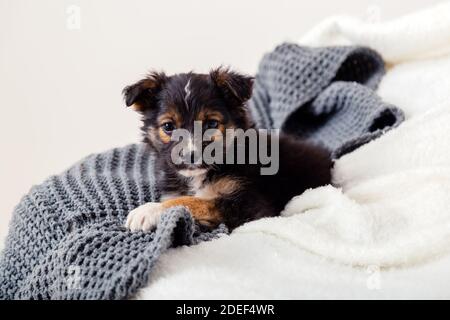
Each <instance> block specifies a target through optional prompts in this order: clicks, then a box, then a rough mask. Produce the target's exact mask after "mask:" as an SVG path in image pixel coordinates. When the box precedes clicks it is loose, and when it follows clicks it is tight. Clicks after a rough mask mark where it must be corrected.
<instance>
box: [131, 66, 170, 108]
mask: <svg viewBox="0 0 450 320" xmlns="http://www.w3.org/2000/svg"><path fill="white" fill-rule="evenodd" d="M166 81H167V77H166V75H165V74H164V73H162V72H151V73H149V75H148V76H147V77H146V78H145V79H142V80H140V81H138V82H136V83H135V84H133V85H131V86H128V87H126V88H125V89H123V91H122V93H123V95H124V98H125V103H126V105H127V107H129V106H133V109H134V110H136V111H139V112H144V111H146V110H148V109H151V108H154V107H156V104H157V103H158V98H157V95H158V93H159V92H160V91H161V89H162V88H163V86H164V83H165V82H166Z"/></svg>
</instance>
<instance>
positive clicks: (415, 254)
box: [140, 2, 450, 299]
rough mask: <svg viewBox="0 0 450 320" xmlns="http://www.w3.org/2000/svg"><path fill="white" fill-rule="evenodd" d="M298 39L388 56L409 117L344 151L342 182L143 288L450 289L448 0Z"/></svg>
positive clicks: (176, 256) (374, 293) (206, 294)
mask: <svg viewBox="0 0 450 320" xmlns="http://www.w3.org/2000/svg"><path fill="white" fill-rule="evenodd" d="M300 42H301V43H303V44H308V45H335V44H358V45H368V46H371V47H373V48H374V49H376V50H378V51H379V52H380V53H381V54H382V55H383V57H384V58H385V59H386V61H387V62H388V63H389V64H390V69H389V71H388V73H387V75H386V77H385V78H384V79H383V81H382V83H381V86H380V89H379V94H380V95H381V96H382V98H383V99H384V100H386V101H388V102H391V103H393V104H395V105H397V106H399V107H400V108H402V109H403V110H404V111H405V112H406V115H407V117H408V119H407V121H405V122H404V123H403V124H402V125H400V127H399V128H397V129H395V130H393V131H390V132H388V133H387V134H386V135H384V136H382V137H381V138H379V139H377V140H375V141H372V142H371V143H369V144H367V145H365V146H363V147H361V148H359V149H357V150H356V151H354V152H352V153H350V154H348V155H346V156H344V157H343V158H341V159H339V160H338V161H337V162H336V163H335V169H334V173H333V177H334V182H335V183H336V184H337V185H339V186H340V188H334V187H331V186H328V187H323V188H319V189H315V190H309V191H307V192H305V193H304V194H302V195H300V196H298V197H296V198H294V199H293V200H292V201H291V202H290V203H289V204H288V206H287V207H286V209H285V211H284V212H283V214H282V217H278V218H271V219H263V220H259V221H254V222H251V223H248V224H246V225H244V226H242V227H240V228H238V229H237V230H235V232H233V234H231V235H229V236H224V237H223V238H221V239H218V240H216V241H213V242H208V243H202V244H200V245H198V246H194V247H183V248H178V249H174V250H171V251H169V252H168V253H167V254H165V255H164V256H163V257H162V258H161V260H160V261H159V263H158V266H157V268H156V272H155V273H154V274H153V276H152V280H151V283H149V285H148V287H146V288H145V289H143V290H142V291H141V294H140V298H145V299H154V298H168V299H169V298H191V299H195V298H206V299H209V298H231V299H233V298H266V299H271V298H273V299H276V298H300V299H301V298H344V299H345V298H450V273H449V272H448V270H449V268H450V255H449V249H450V50H449V49H450V3H449V2H446V3H443V4H441V5H439V6H436V7H434V8H430V9H428V10H425V11H422V12H418V13H415V14H412V15H409V16H405V17H403V18H401V19H397V20H394V21H389V22H371V23H367V22H364V21H360V20H357V19H355V18H351V17H334V18H330V19H327V20H326V21H324V22H323V23H321V24H320V25H318V26H317V27H316V28H315V29H313V30H312V31H311V32H310V33H309V34H307V35H306V36H305V38H303V39H302V40H301V41H300Z"/></svg>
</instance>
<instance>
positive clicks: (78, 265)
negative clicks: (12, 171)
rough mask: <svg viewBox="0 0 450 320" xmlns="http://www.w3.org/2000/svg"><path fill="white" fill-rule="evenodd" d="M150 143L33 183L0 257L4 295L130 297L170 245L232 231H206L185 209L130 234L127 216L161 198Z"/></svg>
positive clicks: (89, 159)
mask: <svg viewBox="0 0 450 320" xmlns="http://www.w3.org/2000/svg"><path fill="white" fill-rule="evenodd" d="M153 164H154V158H153V155H152V153H151V152H150V151H149V150H148V149H147V147H146V146H144V145H136V144H135V145H129V146H126V147H124V148H118V149H113V150H111V151H108V152H105V153H102V154H96V155H91V156H89V157H87V158H86V159H85V160H83V161H81V162H79V163H78V164H76V165H74V166H73V167H72V168H70V169H69V170H67V171H66V172H64V173H62V174H60V175H58V176H53V177H50V178H49V179H48V180H47V181H45V182H44V183H43V184H42V185H39V186H36V187H34V188H32V190H31V192H30V193H29V194H28V195H26V196H25V197H24V198H23V199H22V201H21V202H20V204H19V205H18V206H17V207H16V209H15V212H14V215H13V220H12V222H11V224H10V232H9V235H8V237H7V240H6V245H5V250H4V252H3V254H2V257H1V261H0V297H1V298H3V299H124V298H129V297H132V296H133V295H134V294H135V293H136V292H137V290H138V289H139V288H141V287H142V286H144V285H145V284H146V283H147V280H148V277H149V276H151V270H152V267H153V266H154V264H155V262H156V261H157V259H158V258H159V256H160V255H161V254H162V253H163V252H164V251H165V250H167V249H168V248H169V247H173V246H179V245H190V244H196V243H198V242H200V241H205V240H210V239H213V238H216V237H218V236H219V235H220V234H223V233H227V229H226V227H225V226H223V225H221V226H220V227H219V228H217V229H216V230H214V231H212V232H201V231H200V227H199V226H197V225H196V224H194V223H193V220H192V218H191V215H190V214H189V213H188V212H187V210H186V209H185V208H182V207H178V208H172V209H169V210H168V211H167V212H166V213H165V214H164V215H163V216H162V218H161V221H160V223H159V224H158V226H157V229H156V231H155V232H149V233H144V232H133V233H132V232H130V231H128V230H126V229H125V228H124V227H123V224H124V222H125V219H126V216H127V214H128V213H129V212H130V211H131V210H132V209H134V208H136V207H138V206H139V205H142V204H144V203H146V202H150V201H155V200H157V199H158V197H159V195H158V190H157V186H156V185H155V182H156V181H155V179H154V173H153V168H154V167H153Z"/></svg>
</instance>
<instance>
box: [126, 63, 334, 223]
mask: <svg viewBox="0 0 450 320" xmlns="http://www.w3.org/2000/svg"><path fill="white" fill-rule="evenodd" d="M252 84H253V78H251V77H248V76H245V75H241V74H238V73H236V72H233V71H230V70H228V69H224V68H218V69H215V70H213V71H211V72H210V73H209V74H196V73H184V74H177V75H173V76H166V75H165V74H164V73H157V72H153V73H150V74H149V75H148V76H147V77H146V78H145V79H142V80H141V81H139V82H137V83H135V84H133V85H131V86H128V87H126V88H125V89H124V91H123V93H124V97H125V101H126V105H127V106H132V107H133V108H134V109H135V110H136V111H137V112H139V113H140V114H141V115H142V118H143V126H142V131H143V135H144V142H145V143H147V144H148V146H149V147H150V148H151V149H152V150H153V151H154V152H155V153H156V155H157V157H156V174H157V181H158V187H159V188H160V193H161V199H160V202H152V203H147V204H144V205H142V206H140V207H138V208H136V209H135V210H133V211H132V212H130V214H129V215H128V218H127V221H126V227H128V228H129V229H131V230H132V231H137V230H144V231H148V230H151V229H152V228H154V227H155V226H156V224H157V223H158V221H159V219H160V216H161V214H162V213H163V212H164V211H165V210H166V209H168V208H170V207H175V206H183V207H186V208H187V209H189V211H190V213H191V214H192V216H193V218H194V219H195V220H196V221H197V222H198V223H200V224H201V225H203V226H206V227H214V226H217V225H218V224H220V223H225V224H226V225H227V226H228V227H229V228H230V229H231V230H232V229H234V228H236V227H238V226H240V225H242V224H243V223H245V222H247V221H251V220H255V219H259V218H262V217H273V216H277V215H279V214H280V212H281V211H282V210H283V209H284V207H285V205H286V204H287V202H288V201H289V200H290V199H292V197H294V196H296V195H299V194H301V193H303V192H304V191H305V190H306V189H308V188H315V187H319V186H323V185H326V184H329V183H330V180H331V174H330V170H331V166H332V161H331V159H330V154H329V152H328V151H326V150H325V149H323V148H321V147H319V146H315V145H311V144H309V143H306V142H303V141H298V140H296V139H294V138H293V137H289V136H285V135H283V134H280V135H276V139H278V141H277V144H276V148H275V147H274V146H273V145H270V144H269V146H268V153H273V154H275V151H279V152H278V154H277V157H278V158H277V159H275V160H276V161H277V162H278V166H277V169H278V170H277V171H276V172H272V173H271V174H262V169H263V168H265V167H267V163H262V161H261V159H257V161H256V162H255V161H253V162H252V163H247V162H249V159H250V158H251V156H252V155H251V151H250V150H251V147H252V144H256V149H253V151H252V152H253V153H255V152H256V153H258V151H259V150H261V148H262V147H263V142H267V141H269V140H270V141H272V139H273V138H274V137H275V136H274V135H273V134H263V135H257V138H256V140H255V139H253V141H250V139H244V143H242V140H241V142H240V143H236V141H237V138H236V136H231V137H230V136H229V135H228V132H229V131H233V130H235V129H242V130H240V131H241V132H242V131H244V132H247V131H249V130H254V125H253V124H252V121H251V119H250V117H249V113H248V110H247V107H246V102H247V100H248V99H249V98H250V96H251V92H252ZM196 124H197V129H198V128H199V127H200V130H201V131H202V132H201V133H202V134H203V133H205V132H207V131H212V132H213V133H212V134H210V138H211V139H210V140H209V141H208V139H206V140H207V141H201V143H200V144H199V143H197V142H196V141H194V135H195V134H196V133H195V132H194V131H195V125H196ZM198 124H200V126H199V125H198ZM180 131H183V132H184V133H185V135H184V137H183V140H185V141H184V147H183V148H181V150H175V148H178V147H179V146H180V143H181V142H180V141H178V142H177V141H174V139H173V138H174V136H175V134H176V133H177V132H180ZM186 134H187V137H186ZM186 140H187V141H186ZM218 142H222V145H223V153H222V154H223V155H224V156H223V157H222V160H223V158H225V156H226V155H229V154H230V150H232V151H233V152H234V153H236V152H239V151H240V150H241V151H242V150H244V151H243V152H244V153H245V156H244V157H243V159H244V163H242V161H241V163H236V161H234V162H233V163H228V162H225V161H217V163H207V162H206V161H204V160H200V161H193V160H194V158H195V155H196V153H201V152H204V151H206V148H208V146H210V145H211V144H212V143H216V144H217V143H218ZM219 148H220V147H219ZM275 149H277V150H275ZM255 150H256V151H255ZM216 151H217V152H216V153H218V151H220V149H216ZM174 155H175V157H177V156H179V157H181V158H183V159H184V160H186V159H188V160H191V161H182V162H180V161H174ZM219 158H220V156H219ZM266 169H267V168H266Z"/></svg>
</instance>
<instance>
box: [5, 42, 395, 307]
mask: <svg viewBox="0 0 450 320" xmlns="http://www.w3.org/2000/svg"><path fill="white" fill-rule="evenodd" d="M382 74H383V62H382V61H381V59H380V58H379V56H378V55H377V54H376V53H375V52H373V51H371V50H369V49H365V48H354V47H340V48H322V49H308V48H301V47H298V46H295V45H291V44H284V45H281V46H279V47H278V48H277V49H275V51H274V52H272V53H270V54H268V55H266V56H265V57H264V59H263V61H262V62H261V67H260V71H259V73H258V75H257V77H256V84H255V92H254V96H253V98H252V100H251V102H250V107H251V110H252V113H253V115H254V117H255V119H256V120H257V122H258V124H259V126H260V127H265V128H272V127H281V126H283V128H284V129H285V130H290V131H294V132H295V133H296V134H298V135H299V136H301V137H304V138H305V139H310V140H311V141H315V142H318V143H322V144H324V145H325V146H327V147H328V148H330V149H331V150H333V151H334V152H335V154H336V155H340V154H343V153H345V152H347V151H349V150H351V149H353V148H355V147H357V146H359V145H361V144H362V143H365V142H367V141H369V140H371V139H373V138H375V137H377V136H379V135H380V134H382V133H383V132H384V131H386V130H388V129H389V128H392V127H393V126H395V125H397V124H398V123H399V122H400V121H401V120H402V119H403V115H402V113H401V111H399V110H398V109H396V108H394V107H392V106H389V105H386V104H384V103H383V102H382V101H380V99H379V98H378V97H377V96H376V95H375V94H374V93H373V91H372V89H374V88H375V87H376V85H377V83H378V82H379V80H380V77H381V76H382ZM153 164H154V160H153V154H152V153H150V151H149V150H148V149H147V148H146V147H145V146H144V145H130V146H126V147H124V148H117V149H113V150H111V151H108V152H105V153H101V154H96V155H91V156H89V157H87V158H86V159H84V160H82V161H80V162H79V163H77V164H75V165H74V166H73V167H72V168H70V169H69V170H67V171H65V172H63V173H62V174H60V175H57V176H53V177H50V178H49V179H48V180H47V181H45V182H44V183H42V184H41V185H38V186H35V187H33V188H32V190H31V191H30V192H29V194H28V195H26V196H25V197H24V198H23V199H22V201H21V202H20V203H19V204H18V206H17V207H16V209H15V212H14V214H13V219H12V222H11V224H10V230H9V235H8V237H7V240H6V244H5V249H4V251H3V253H2V255H1V257H0V298H3V299H125V298H129V297H132V296H133V295H134V294H136V292H137V290H138V289H139V288H141V287H143V286H144V285H145V284H146V283H147V281H148V278H149V276H151V271H152V268H153V266H154V265H155V262H156V261H157V260H158V258H159V257H160V255H161V254H162V253H163V252H165V250H167V249H168V248H169V247H175V246H179V245H190V244H196V243H198V242H200V241H206V240H211V239H214V238H216V237H218V236H220V235H221V234H224V233H227V232H228V231H227V229H226V227H225V226H223V225H222V226H220V227H219V228H217V229H216V230H213V231H210V232H205V231H204V230H201V229H200V227H199V226H198V225H196V224H195V223H194V222H193V220H192V218H191V217H190V215H189V213H188V212H187V211H186V210H185V209H183V208H180V207H179V208H173V209H170V210H169V211H168V212H167V213H166V214H164V215H163V217H162V219H161V221H160V223H159V225H158V227H157V229H156V231H155V232H150V233H144V232H136V233H131V232H130V231H128V230H126V229H125V228H124V227H123V224H124V221H125V219H126V216H127V214H128V213H129V212H130V211H131V210H132V209H134V208H136V207H138V206H139V205H142V204H144V203H146V202H149V201H156V200H157V199H158V198H159V195H158V186H157V181H155V179H154V172H153V170H154V169H153V168H154V167H153Z"/></svg>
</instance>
